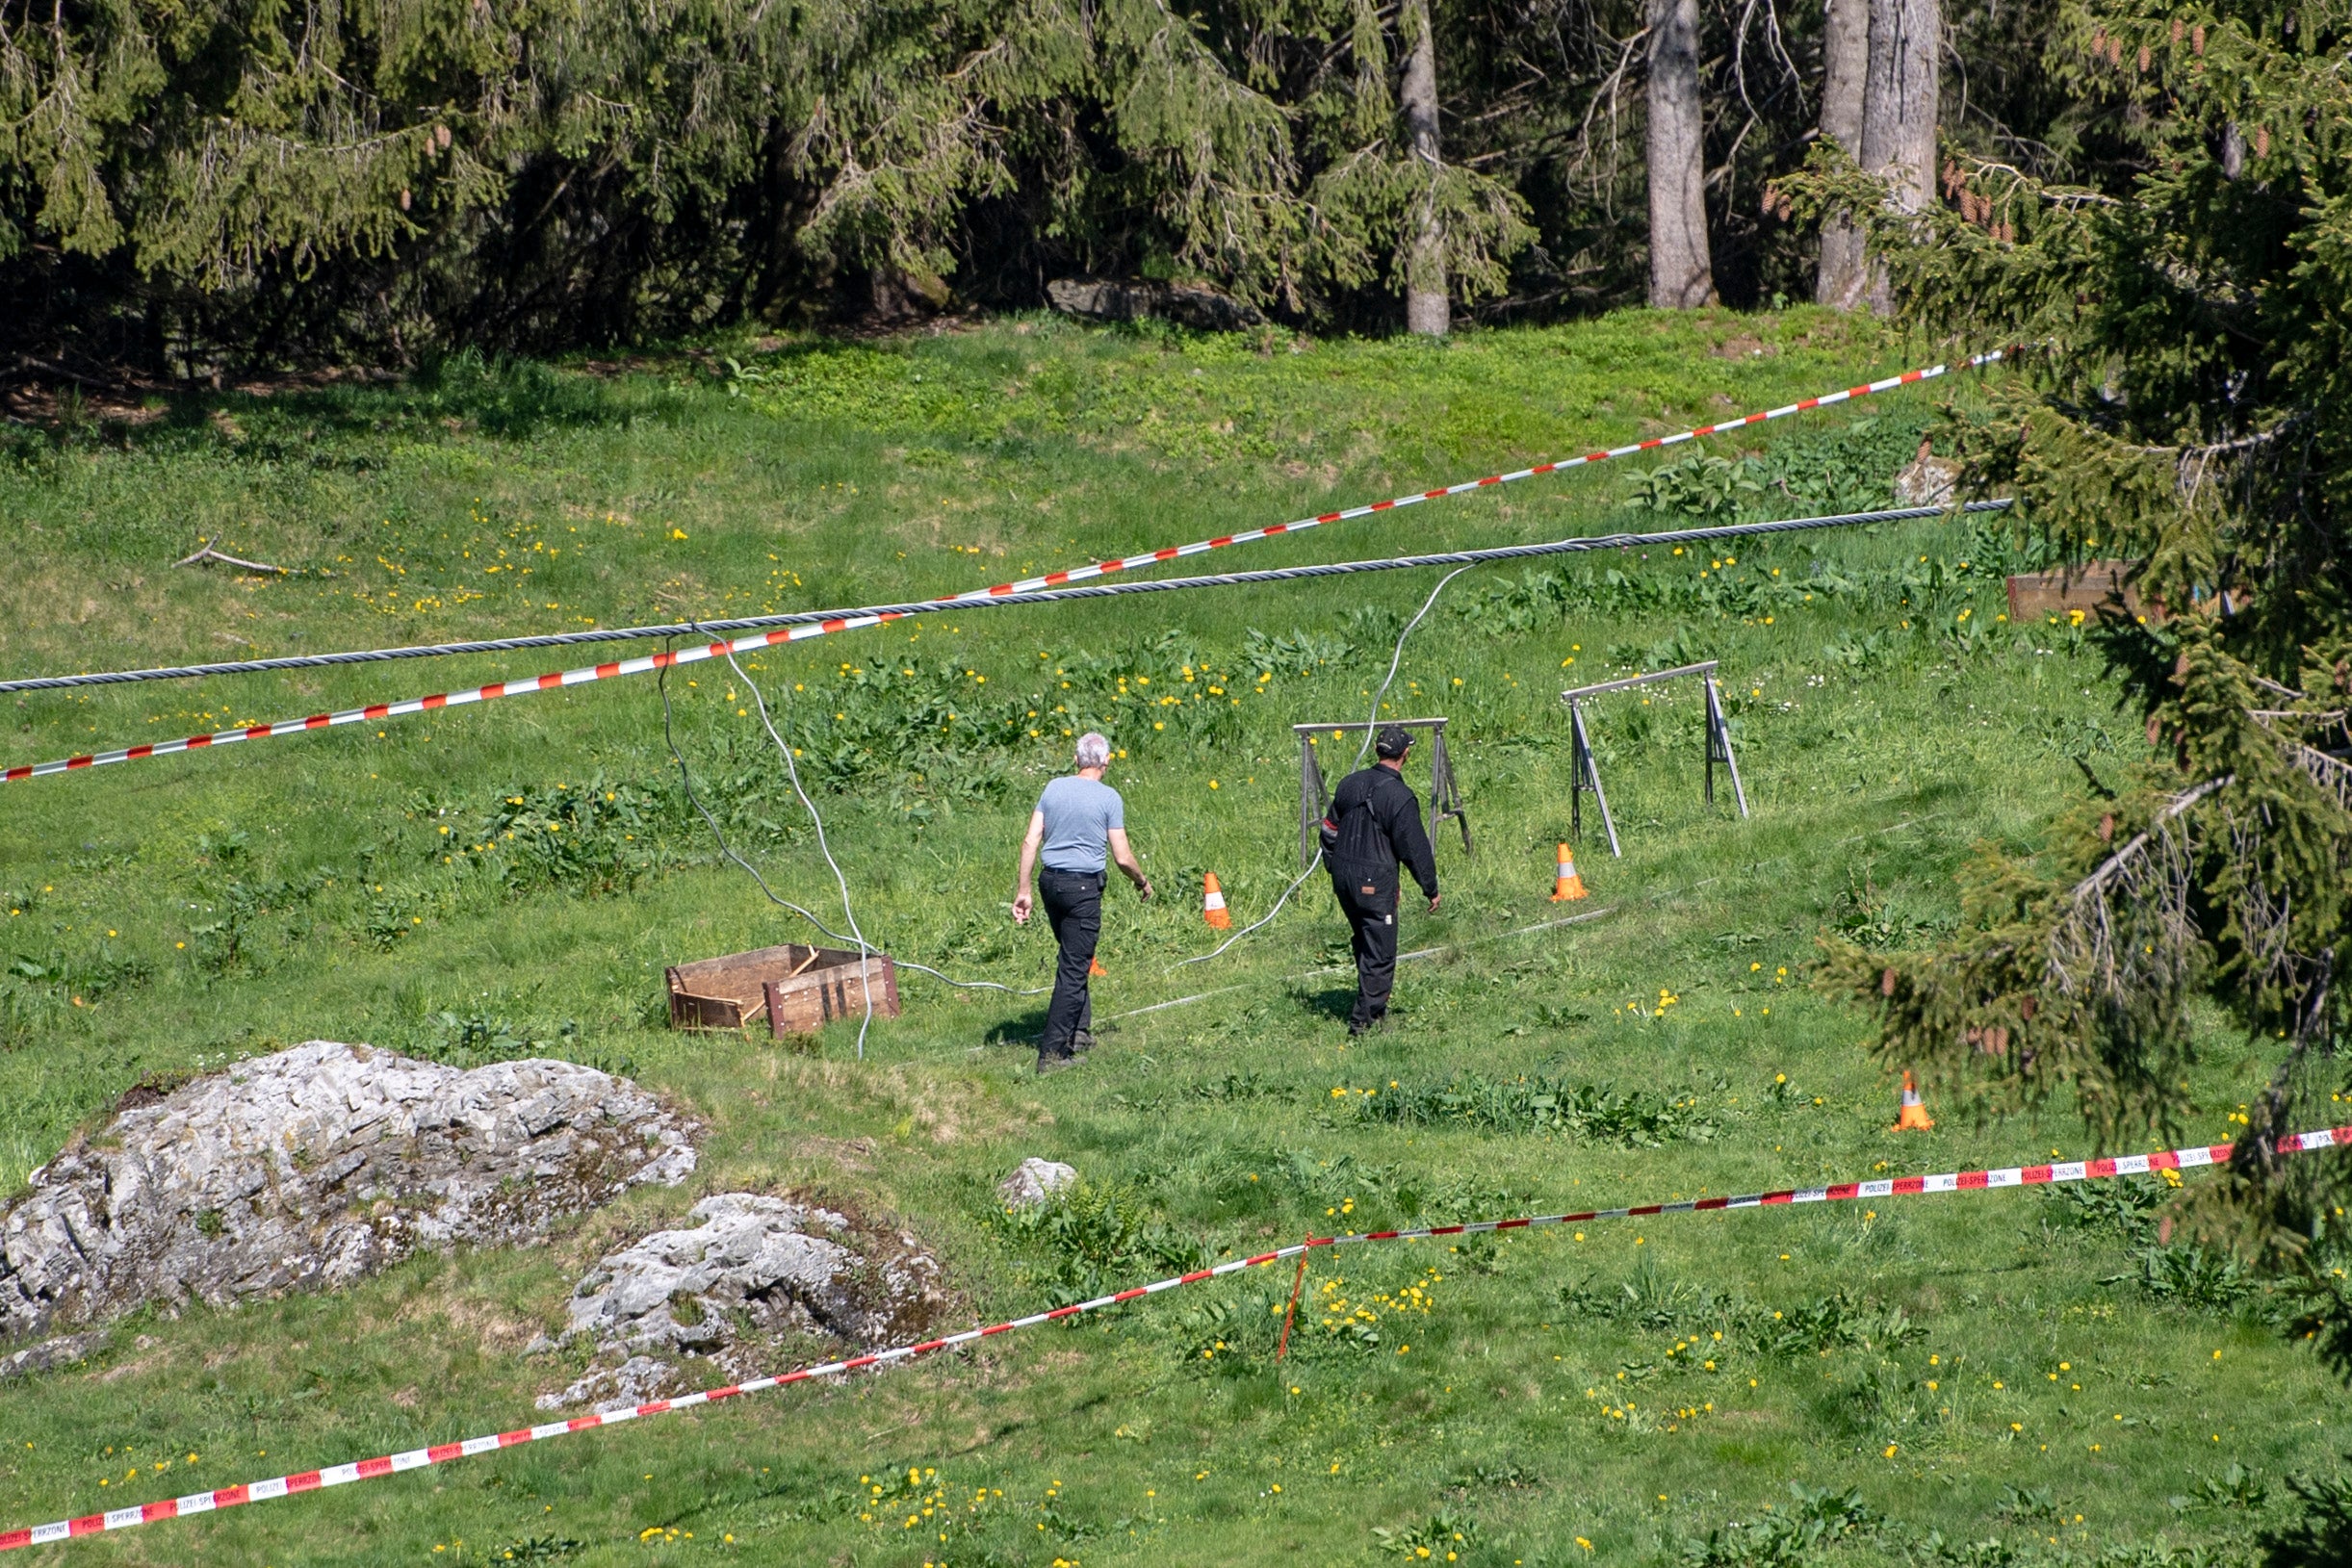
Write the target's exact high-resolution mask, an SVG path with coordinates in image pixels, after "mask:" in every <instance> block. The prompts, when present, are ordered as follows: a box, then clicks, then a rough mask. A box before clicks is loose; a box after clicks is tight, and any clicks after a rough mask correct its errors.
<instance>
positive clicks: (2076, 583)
mask: <svg viewBox="0 0 2352 1568" xmlns="http://www.w3.org/2000/svg"><path fill="white" fill-rule="evenodd" d="M2134 564H2136V563H2134V562H2132V561H2090V562H2086V563H2085V564H2084V565H2082V566H2081V567H2080V568H2078V569H2077V570H2075V571H2073V572H2033V573H2029V574H2028V575H2026V576H2024V577H2014V578H2009V584H2008V586H2009V620H2010V622H2011V623H2012V624H2014V625H2020V626H2029V625H2031V624H2033V623H2034V622H2036V621H2046V620H2048V619H2049V618H2050V617H2052V616H2056V617H2057V618H2058V619H2059V620H2061V621H2063V620H2068V619H2070V618H2071V617H2070V615H2069V613H2068V612H2069V611H2072V610H2081V612H2082V614H2083V618H2084V619H2085V620H2088V621H2096V620H2098V618H2099V611H2100V610H2101V609H2102V608H2103V607H2105V608H2109V609H2121V610H2122V611H2123V612H2124V613H2125V614H2127V615H2140V614H2143V613H2145V612H2146V611H2145V606H2143V605H2142V604H2140V599H2139V591H2138V590H2137V589H2135V588H2127V587H2125V586H2124V578H2125V577H2126V576H2127V575H2128V574H2129V573H2130V572H2131V570H2132V566H2133V565H2134Z"/></svg>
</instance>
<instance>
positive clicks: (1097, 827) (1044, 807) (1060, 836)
mask: <svg viewBox="0 0 2352 1568" xmlns="http://www.w3.org/2000/svg"><path fill="white" fill-rule="evenodd" d="M1037 809H1038V810H1040V811H1042V812H1044V813H1045V817H1046V843H1045V848H1044V850H1043V852H1042V853H1041V854H1040V856H1039V859H1040V860H1042V861H1044V862H1045V865H1046V869H1047V870H1048V871H1099V870H1101V869H1102V868H1103V865H1104V863H1105V860H1106V857H1105V856H1104V854H1103V846H1104V843H1105V841H1106V840H1107V838H1108V837H1109V835H1110V831H1111V830H1112V829H1113V828H1124V827H1125V826H1126V825H1127V808H1126V803H1125V802H1124V801H1122V800H1121V799H1120V798H1119V791H1118V790H1116V789H1113V788H1112V787H1111V786H1110V785H1109V784H1100V783H1098V782H1097V781H1095V780H1093V779H1081V778H1079V777H1078V776H1077V775H1076V774H1074V773H1073V774H1071V775H1069V776H1068V777H1066V778H1060V779H1056V780H1054V781H1053V782H1052V783H1051V784H1047V785H1046V792H1045V793H1044V794H1042V795H1040V796H1038V797H1037Z"/></svg>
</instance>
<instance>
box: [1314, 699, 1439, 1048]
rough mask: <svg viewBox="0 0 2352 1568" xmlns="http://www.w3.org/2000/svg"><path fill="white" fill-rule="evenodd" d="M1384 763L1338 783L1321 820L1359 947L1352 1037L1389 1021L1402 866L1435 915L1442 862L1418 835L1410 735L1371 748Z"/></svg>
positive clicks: (1389, 731)
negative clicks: (1409, 772) (1408, 776)
mask: <svg viewBox="0 0 2352 1568" xmlns="http://www.w3.org/2000/svg"><path fill="white" fill-rule="evenodd" d="M1372 749H1373V752H1374V754H1375V755H1376V756H1377V757H1378V758H1380V760H1379V761H1378V762H1377V763H1375V764H1374V765H1373V766H1371V767H1368V768H1361V769H1358V770H1357V771H1356V772H1354V773H1351V774H1349V775H1348V776H1347V777H1346V778H1345V779H1342V780H1341V781H1340V782H1339V790H1338V793H1336V794H1334V795H1333V796H1332V797H1331V812H1330V814H1328V815H1327V816H1325V817H1324V819H1323V858H1324V861H1325V863H1327V864H1328V865H1330V867H1331V891H1332V892H1333V893H1334V894H1336V895H1337V897H1338V899H1339V908H1340V911H1341V913H1345V914H1346V915H1347V917H1348V926H1349V928H1350V930H1351V931H1352V932H1353V933H1354V937H1355V947H1356V1008H1355V1011H1353V1012H1352V1013H1350V1014H1349V1015H1348V1033H1349V1034H1351V1035H1360V1034H1363V1033H1364V1032H1366V1031H1367V1030H1370V1029H1372V1028H1374V1027H1376V1026H1377V1025H1378V1024H1379V1023H1380V1021H1381V1019H1382V1018H1383V1017H1384V1016H1386V1015H1387V1013H1388V992H1389V990H1390V988H1391V987H1392V986H1393V985H1394V984H1395V982H1396V971H1397V895H1398V893H1399V891H1400V888H1401V881H1400V879H1399V877H1398V875H1397V864H1398V862H1399V861H1403V862H1404V863H1405V864H1406V865H1408V866H1409V867H1411V869H1412V874H1413V881H1415V882H1417V883H1419V884H1420V885H1421V891H1422V892H1424V893H1426V894H1427V895H1429V907H1430V908H1431V909H1433V910H1434V909H1435V908H1436V907H1437V858H1436V857H1435V856H1434V855H1433V854H1431V853H1430V847H1429V835H1428V834H1426V833H1424V832H1423V831H1422V829H1421V802H1420V800H1419V799H1418V798H1417V797H1415V796H1414V794H1413V792H1412V785H1410V784H1407V783H1406V782H1405V779H1404V770H1405V754H1406V753H1407V752H1409V751H1410V750H1411V749H1412V735H1411V734H1410V733H1409V732H1407V731H1405V730H1403V729H1401V728H1399V727H1398V726H1396V725H1393V724H1392V725H1389V726H1388V727H1387V728H1386V729H1384V730H1383V731H1382V732H1381V733H1380V736H1379V738H1378V739H1377V740H1375V741H1374V742H1373V748H1372Z"/></svg>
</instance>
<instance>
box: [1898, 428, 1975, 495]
mask: <svg viewBox="0 0 2352 1568" xmlns="http://www.w3.org/2000/svg"><path fill="white" fill-rule="evenodd" d="M1959 481H1960V465H1959V464H1957V463H1955V462H1953V461H1952V460H1951V458H1949V457H1938V456H1937V455H1936V454H1935V452H1934V450H1933V449H1932V448H1930V447H1929V446H1928V445H1927V443H1926V442H1925V441H1923V442H1921V443H1920V444H1919V453H1918V455H1917V456H1915V457H1913V458H1912V459H1911V462H1910V466H1909V467H1907V468H1905V469H1904V470H1903V471H1902V472H1901V473H1900V474H1898V475H1896V476H1895V504H1896V505H1898V506H1941V505H1943V504H1945V503H1946V502H1947V501H1951V493H1952V490H1953V488H1954V487H1955V486H1956V485H1957V484H1958V483H1959Z"/></svg>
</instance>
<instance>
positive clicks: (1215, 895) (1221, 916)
mask: <svg viewBox="0 0 2352 1568" xmlns="http://www.w3.org/2000/svg"><path fill="white" fill-rule="evenodd" d="M1201 898H1202V904H1203V905H1204V906H1205V908H1206V912H1207V918H1208V923H1209V925H1210V926H1211V927H1212V928H1213V929H1215V930H1218V931H1228V930H1230V929H1232V925H1233V917H1232V916H1231V915H1230V914H1228V913H1226V909H1225V889H1224V888H1222V887H1218V886H1217V873H1216V872H1214V871H1210V872H1206V873H1203V875H1202V878H1201Z"/></svg>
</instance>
